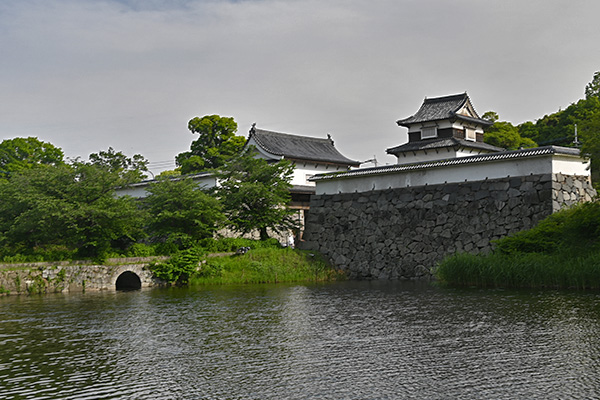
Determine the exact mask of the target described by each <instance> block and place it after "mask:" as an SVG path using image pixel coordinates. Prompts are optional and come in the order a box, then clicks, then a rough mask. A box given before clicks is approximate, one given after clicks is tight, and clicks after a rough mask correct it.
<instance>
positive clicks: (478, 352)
mask: <svg viewBox="0 0 600 400" xmlns="http://www.w3.org/2000/svg"><path fill="white" fill-rule="evenodd" d="M598 397H600V293H598V292H568V291H509V290H479V289H449V288H441V287H437V286H432V285H430V284H427V283H410V282H342V283H332V284H323V285H254V286H231V287H208V288H206V287H204V288H190V289H176V288H173V289H153V290H142V291H132V292H101V293H98V292H96V293H92V292H88V293H80V294H53V295H44V296H8V297H2V298H0V399H336V400H337V399H361V400H363V399H403V398H411V399H413V398H414V399H456V398H465V399H566V398H569V399H576V398H580V399H583V398H598Z"/></svg>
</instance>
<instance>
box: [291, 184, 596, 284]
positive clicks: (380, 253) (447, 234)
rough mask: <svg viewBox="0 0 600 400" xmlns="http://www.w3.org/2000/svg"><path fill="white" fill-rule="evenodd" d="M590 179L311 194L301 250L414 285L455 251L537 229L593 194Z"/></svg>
mask: <svg viewBox="0 0 600 400" xmlns="http://www.w3.org/2000/svg"><path fill="white" fill-rule="evenodd" d="M595 194H596V193H595V191H594V190H593V188H592V187H591V184H590V182H589V178H588V177H577V176H567V175H561V174H554V175H552V174H545V175H531V176H525V177H509V178H503V179H494V180H485V181H476V182H464V183H451V184H440V185H429V186H428V185H425V186H419V187H408V188H398V189H388V190H379V191H371V192H362V193H342V194H335V195H317V196H313V197H312V199H311V204H310V213H309V215H308V218H307V221H306V230H305V233H304V243H303V247H304V248H306V249H310V250H315V251H319V252H321V253H322V254H324V255H325V256H326V257H327V258H328V259H329V260H330V261H331V262H332V264H334V265H335V266H337V267H339V268H342V269H345V270H346V271H347V272H348V273H349V275H350V277H351V278H358V279H414V278H427V277H430V276H431V269H432V268H433V267H434V266H435V265H436V263H437V262H439V261H440V260H441V259H442V258H444V257H445V256H447V255H449V254H452V253H455V252H469V253H474V254H477V253H485V252H489V251H490V250H491V249H492V243H491V241H493V240H495V239H499V238H501V237H503V236H506V235H508V234H511V233H515V232H518V231H521V230H523V229H527V228H531V227H533V226H534V225H535V224H536V223H537V222H538V221H540V220H541V219H543V218H545V217H547V216H548V215H549V214H551V213H552V212H555V211H557V210H559V209H561V208H563V207H568V206H570V205H573V204H575V203H577V202H580V201H589V200H591V199H592V198H593V197H594V196H595Z"/></svg>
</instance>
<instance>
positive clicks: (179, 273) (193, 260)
mask: <svg viewBox="0 0 600 400" xmlns="http://www.w3.org/2000/svg"><path fill="white" fill-rule="evenodd" d="M203 255H204V251H203V250H202V249H201V248H199V247H193V248H191V249H187V250H183V251H180V252H178V253H176V254H174V255H173V256H172V257H171V258H170V259H169V260H167V261H165V262H161V263H157V264H152V265H151V266H150V270H151V271H152V273H153V274H154V276H155V277H157V278H158V279H160V280H163V281H165V282H167V283H176V284H185V283H187V282H188V280H189V279H190V276H191V275H192V274H193V273H194V272H196V271H197V270H198V269H199V266H200V262H201V261H202V257H203Z"/></svg>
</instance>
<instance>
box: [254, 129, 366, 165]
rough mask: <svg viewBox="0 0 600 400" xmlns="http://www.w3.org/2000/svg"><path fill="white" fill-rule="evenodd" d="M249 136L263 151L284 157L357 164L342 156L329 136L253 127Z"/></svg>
mask: <svg viewBox="0 0 600 400" xmlns="http://www.w3.org/2000/svg"><path fill="white" fill-rule="evenodd" d="M250 138H254V140H255V141H256V143H257V144H258V145H259V146H260V147H261V148H262V149H264V150H265V151H267V152H269V153H271V154H274V155H277V156H283V157H284V158H289V159H294V160H306V161H321V162H327V163H333V164H342V165H348V166H350V165H351V166H358V165H360V163H359V162H358V161H354V160H351V159H349V158H346V157H344V156H343V155H342V154H341V153H340V152H339V151H338V150H337V149H336V148H335V146H334V145H333V140H331V138H326V139H319V138H314V137H308V136H299V135H290V134H288V133H279V132H272V131H266V130H263V129H256V128H253V129H251V130H250V136H249V137H248V140H250Z"/></svg>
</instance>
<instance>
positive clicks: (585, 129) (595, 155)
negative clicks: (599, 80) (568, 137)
mask: <svg viewBox="0 0 600 400" xmlns="http://www.w3.org/2000/svg"><path fill="white" fill-rule="evenodd" d="M579 127H580V133H581V136H580V140H581V143H582V145H581V152H582V153H583V154H585V155H587V156H588V157H590V161H591V170H592V182H593V183H594V186H595V188H596V190H599V191H600V165H599V164H600V113H596V114H594V115H593V116H592V117H590V118H588V119H587V120H586V121H584V122H582V123H581V125H580V126H579Z"/></svg>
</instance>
